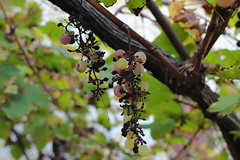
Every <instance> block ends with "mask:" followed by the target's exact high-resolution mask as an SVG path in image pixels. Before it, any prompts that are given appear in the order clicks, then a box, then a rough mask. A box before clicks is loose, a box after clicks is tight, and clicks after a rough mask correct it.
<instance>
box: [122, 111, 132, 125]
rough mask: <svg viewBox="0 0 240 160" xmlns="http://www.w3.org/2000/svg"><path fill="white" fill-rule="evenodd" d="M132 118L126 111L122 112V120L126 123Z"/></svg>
mask: <svg viewBox="0 0 240 160" xmlns="http://www.w3.org/2000/svg"><path fill="white" fill-rule="evenodd" d="M131 119H132V115H128V114H127V113H124V116H123V122H124V123H126V122H128V121H130V120H131Z"/></svg>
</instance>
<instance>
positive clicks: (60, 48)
mask: <svg viewBox="0 0 240 160" xmlns="http://www.w3.org/2000/svg"><path fill="white" fill-rule="evenodd" d="M52 49H54V50H56V51H57V52H59V53H62V54H63V55H64V56H65V57H67V58H72V55H71V54H70V53H69V52H68V51H67V50H66V49H65V48H64V47H63V46H54V47H52Z"/></svg>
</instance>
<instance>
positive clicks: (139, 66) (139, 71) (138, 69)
mask: <svg viewBox="0 0 240 160" xmlns="http://www.w3.org/2000/svg"><path fill="white" fill-rule="evenodd" d="M143 72H144V67H143V65H142V64H136V68H135V69H134V70H133V74H135V75H136V76H141V75H142V73H143Z"/></svg>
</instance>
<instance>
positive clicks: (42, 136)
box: [31, 124, 52, 150]
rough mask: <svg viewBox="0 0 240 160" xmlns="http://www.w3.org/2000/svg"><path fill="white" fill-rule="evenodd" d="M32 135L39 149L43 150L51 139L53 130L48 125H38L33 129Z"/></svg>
mask: <svg viewBox="0 0 240 160" xmlns="http://www.w3.org/2000/svg"><path fill="white" fill-rule="evenodd" d="M31 135H32V138H33V139H34V142H35V144H36V146H37V148H38V150H41V149H43V148H44V147H45V146H46V144H47V143H48V142H49V141H50V140H51V135H52V131H51V130H50V129H49V127H48V126H47V125H44V124H42V125H36V126H35V127H34V128H32V129H31Z"/></svg>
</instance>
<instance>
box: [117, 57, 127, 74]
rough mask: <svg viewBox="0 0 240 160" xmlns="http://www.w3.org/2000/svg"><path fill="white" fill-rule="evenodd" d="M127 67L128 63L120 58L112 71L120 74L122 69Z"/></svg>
mask: <svg viewBox="0 0 240 160" xmlns="http://www.w3.org/2000/svg"><path fill="white" fill-rule="evenodd" d="M127 66H128V61H127V60H126V59H125V58H120V59H119V60H117V62H115V64H114V70H115V71H117V72H118V73H120V72H121V71H122V70H123V69H126V68H127Z"/></svg>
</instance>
